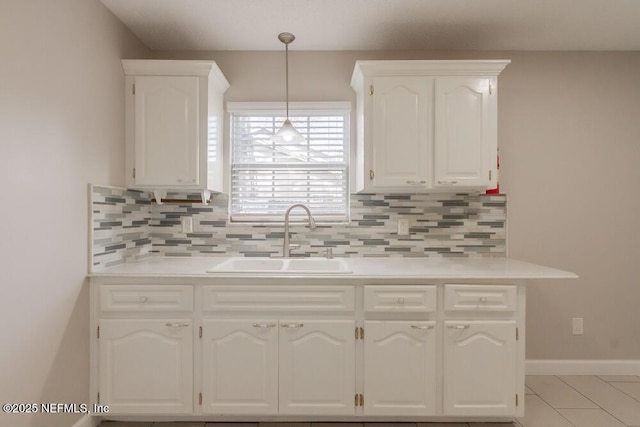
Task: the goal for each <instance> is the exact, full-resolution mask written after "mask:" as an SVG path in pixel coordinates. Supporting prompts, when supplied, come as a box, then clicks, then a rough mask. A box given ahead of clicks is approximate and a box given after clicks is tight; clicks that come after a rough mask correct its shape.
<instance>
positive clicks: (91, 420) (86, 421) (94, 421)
mask: <svg viewBox="0 0 640 427" xmlns="http://www.w3.org/2000/svg"><path fill="white" fill-rule="evenodd" d="M100 421H101V419H100V417H92V416H91V415H89V414H87V415H85V416H84V417H82V418H80V419H79V420H78V421H76V422H75V423H74V424H73V425H72V426H71V427H98V425H100Z"/></svg>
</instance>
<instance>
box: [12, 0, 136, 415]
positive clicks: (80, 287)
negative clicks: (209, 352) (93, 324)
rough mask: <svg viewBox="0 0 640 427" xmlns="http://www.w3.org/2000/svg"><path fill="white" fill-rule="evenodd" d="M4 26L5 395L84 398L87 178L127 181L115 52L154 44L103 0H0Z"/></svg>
mask: <svg viewBox="0 0 640 427" xmlns="http://www.w3.org/2000/svg"><path fill="white" fill-rule="evenodd" d="M0 33H1V37H0V52H2V59H1V64H2V65H0V182H2V183H3V187H2V194H1V196H0V197H1V199H0V266H1V269H0V337H1V340H2V343H1V345H0V346H1V350H0V402H2V403H5V402H35V403H42V402H62V403H73V402H75V403H87V402H88V390H89V387H88V381H89V364H88V360H89V359H88V357H89V328H88V322H89V316H88V306H89V298H88V290H87V287H86V286H84V282H85V276H86V273H87V246H88V245H87V234H88V233H87V229H88V221H87V205H88V203H87V184H88V183H90V182H91V183H94V182H95V183H102V184H112V185H122V184H124V165H123V161H124V142H123V139H124V117H123V112H122V110H123V106H124V90H123V86H124V78H123V73H122V67H121V65H120V58H121V57H123V56H138V55H143V54H145V53H146V52H147V50H146V49H145V48H144V47H143V46H142V45H141V44H140V43H139V41H138V40H137V39H135V38H134V37H133V36H132V35H131V34H130V33H129V32H128V30H126V29H125V28H124V27H123V25H122V24H121V23H120V22H119V21H117V20H116V19H115V18H114V17H113V16H112V15H111V13H110V12H108V11H107V9H106V8H105V7H104V6H103V5H102V4H101V3H100V2H99V0H58V1H55V2H53V1H48V0H29V1H8V0H7V1H5V0H2V1H0ZM78 417H79V416H78V415H41V414H38V415H36V416H27V415H14V414H5V413H1V412H0V425H2V426H11V427H26V426H30V427H35V426H38V427H40V426H46V427H58V426H60V427H62V426H65V427H68V426H70V425H71V424H73V422H74V420H75V419H77V418H78Z"/></svg>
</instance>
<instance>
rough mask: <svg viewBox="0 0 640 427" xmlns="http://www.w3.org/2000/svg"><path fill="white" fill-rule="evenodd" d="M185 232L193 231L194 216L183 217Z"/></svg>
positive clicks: (182, 223) (183, 230) (183, 229)
mask: <svg viewBox="0 0 640 427" xmlns="http://www.w3.org/2000/svg"><path fill="white" fill-rule="evenodd" d="M180 223H181V225H182V232H183V233H193V218H191V217H190V216H189V217H183V218H182V220H181V221H180Z"/></svg>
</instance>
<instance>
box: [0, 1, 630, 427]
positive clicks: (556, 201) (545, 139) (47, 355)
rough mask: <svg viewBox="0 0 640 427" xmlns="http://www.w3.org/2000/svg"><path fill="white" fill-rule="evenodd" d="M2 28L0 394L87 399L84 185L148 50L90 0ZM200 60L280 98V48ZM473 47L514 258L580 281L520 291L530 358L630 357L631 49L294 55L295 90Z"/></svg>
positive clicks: (63, 421)
mask: <svg viewBox="0 0 640 427" xmlns="http://www.w3.org/2000/svg"><path fill="white" fill-rule="evenodd" d="M0 28H2V37H0V52H2V53H3V57H2V66H1V67H0V182H3V183H5V186H4V188H3V190H2V202H1V204H0V207H1V209H0V236H1V238H0V260H1V261H0V263H1V264H0V265H1V266H2V270H1V276H0V277H1V279H0V336H1V337H2V340H3V343H2V351H0V401H1V402H38V403H39V402H78V403H84V402H87V392H88V334H89V331H88V294H87V290H86V286H83V285H84V280H85V275H86V272H87V227H88V224H87V199H86V185H87V183H90V182H91V183H99V184H110V185H122V184H123V183H124V165H123V153H124V143H123V137H124V130H123V115H122V107H123V104H124V101H123V89H122V87H123V77H122V70H121V67H120V62H119V60H120V58H136V57H143V56H144V55H146V54H148V52H147V51H146V49H145V48H144V47H143V46H142V45H141V44H140V43H139V42H138V41H137V40H136V39H135V38H134V37H133V36H131V35H130V33H128V31H126V30H125V29H124V28H123V26H122V25H121V24H120V23H119V22H118V21H117V20H115V18H113V17H112V16H111V15H110V14H109V12H108V11H106V9H105V8H104V7H103V6H102V5H101V4H100V3H99V1H98V0H91V1H87V0H59V1H57V2H50V1H46V0H39V1H36V0H31V1H25V2H9V1H2V2H0ZM159 56H163V57H172V58H179V57H187V56H192V57H195V56H194V55H193V54H189V55H187V54H182V53H166V54H165V53H163V54H162V55H159ZM196 56H198V57H200V58H212V59H215V60H216V61H218V63H219V65H220V66H221V68H222V70H223V71H224V73H225V74H226V76H227V78H228V79H229V81H230V82H231V85H232V86H231V88H230V89H229V91H228V92H227V100H232V101H249V100H251V101H271V100H281V99H282V93H283V90H284V85H283V76H282V71H283V68H282V52H262V53H258V52H209V53H207V52H204V53H198V54H197V55H196ZM473 57H487V58H489V57H490V58H511V59H512V60H513V63H512V64H511V65H509V67H507V69H506V70H505V71H504V72H503V74H502V76H501V80H500V90H501V93H500V125H499V132H500V147H501V159H502V170H501V172H502V174H501V182H502V188H503V189H504V190H505V191H507V192H508V194H509V207H508V209H509V211H508V212H509V233H510V234H509V244H510V251H511V256H513V257H515V258H520V259H523V260H528V261H532V262H537V263H541V264H548V265H552V266H555V267H559V268H565V269H568V270H571V271H575V272H576V273H578V274H579V275H580V276H581V278H580V279H579V280H575V281H552V282H539V283H534V284H533V285H532V286H531V287H530V288H529V291H528V292H529V300H528V313H527V321H528V324H527V326H528V342H527V357H528V358H529V359H640V334H639V333H638V331H637V325H639V324H640V311H639V310H637V303H638V301H640V286H638V285H639V279H638V278H639V277H640V267H639V266H640V262H638V260H640V250H639V246H638V244H637V240H638V236H640V222H639V221H638V218H640V203H639V198H638V197H637V196H638V185H639V183H640V172H639V171H640V168H639V167H638V166H637V165H638V164H640V142H639V141H638V139H639V136H640V121H639V120H638V119H637V118H638V117H640V81H639V80H638V76H639V75H640V53H637V52H635V53H522V52H518V53H491V54H484V53H483V54H477V53H451V52H449V53H447V52H375V53H372V52H334V53H331V52H295V51H293V52H292V57H291V62H292V64H291V65H292V66H291V95H292V99H293V100H299V101H304V100H321V101H332V100H353V99H354V95H353V92H352V91H351V89H350V87H349V80H350V77H351V70H352V69H353V63H354V61H355V60H356V59H367V58H380V59H382V58H424V59H436V58H473ZM574 316H575V317H578V316H581V317H584V318H585V335H584V336H582V337H573V336H571V335H570V330H571V328H570V319H571V317H574ZM74 418H77V417H75V416H63V415H55V416H54V415H48V416H43V415H38V416H36V417H27V416H19V415H6V414H0V425H11V426H15V427H25V426H44V425H46V426H48V427H49V426H51V427H57V426H67V425H70V424H71V423H72V419H74Z"/></svg>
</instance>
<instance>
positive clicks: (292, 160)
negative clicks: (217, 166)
mask: <svg viewBox="0 0 640 427" xmlns="http://www.w3.org/2000/svg"><path fill="white" fill-rule="evenodd" d="M289 119H290V120H291V123H292V124H293V126H294V127H295V128H296V129H297V130H298V131H299V132H300V133H301V134H302V136H304V138H305V141H304V142H302V143H275V142H273V141H271V136H272V135H273V134H274V133H275V132H276V131H277V130H278V129H279V128H280V126H281V125H282V122H283V121H284V120H285V117H284V115H283V114H281V113H280V112H278V113H277V114H274V113H273V112H269V111H266V112H265V111H262V112H260V111H258V112H256V111H253V112H251V111H237V112H232V114H231V122H232V123H231V182H230V184H231V185H230V187H231V196H230V202H229V204H230V209H229V211H230V217H231V221H232V222H282V221H283V220H284V213H285V211H286V210H287V208H288V207H289V206H291V205H292V204H295V203H303V204H305V205H307V206H308V207H309V209H310V210H311V213H312V214H313V216H314V218H315V219H316V220H317V221H319V222H344V221H348V207H349V191H348V183H349V173H348V154H349V153H348V147H349V138H348V135H349V130H348V120H349V113H348V112H347V111H329V112H327V111H318V112H314V111H304V112H296V111H293V112H290V117H289ZM291 218H292V220H294V221H295V220H297V219H301V218H305V216H304V211H303V210H302V209H295V210H293V211H292V212H291Z"/></svg>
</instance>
